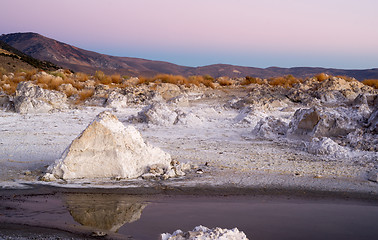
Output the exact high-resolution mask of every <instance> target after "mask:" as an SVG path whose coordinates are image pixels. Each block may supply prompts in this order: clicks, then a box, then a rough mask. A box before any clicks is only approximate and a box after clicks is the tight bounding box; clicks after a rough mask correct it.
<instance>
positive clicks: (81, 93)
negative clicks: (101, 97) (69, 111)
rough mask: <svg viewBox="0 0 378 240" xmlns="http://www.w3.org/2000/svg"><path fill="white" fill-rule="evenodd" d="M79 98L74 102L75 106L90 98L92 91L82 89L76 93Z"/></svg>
mask: <svg viewBox="0 0 378 240" xmlns="http://www.w3.org/2000/svg"><path fill="white" fill-rule="evenodd" d="M77 94H78V96H79V98H78V99H77V101H76V104H78V103H80V102H83V101H85V100H87V99H88V98H90V97H92V96H93V94H94V89H83V90H81V91H79V92H78V93H77Z"/></svg>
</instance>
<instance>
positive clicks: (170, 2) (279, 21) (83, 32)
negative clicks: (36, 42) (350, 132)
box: [0, 0, 378, 69]
mask: <svg viewBox="0 0 378 240" xmlns="http://www.w3.org/2000/svg"><path fill="white" fill-rule="evenodd" d="M0 1H1V6H2V10H1V14H0V34H7V33H14V32H36V33H39V34H42V35H44V36H46V37H50V38H53V39H56V40H58V41H61V42H64V43H68V44H71V45H74V46H76V47H80V48H83V49H86V50H91V51H95V52H99V53H103V54H109V55H115V56H124V57H138V58H145V59H151V60H161V61H168V62H172V63H175V64H179V65H186V66H204V65H210V64H218V63H224V64H233V65H241V66H250V67H263V68H265V67H271V66H277V67H329V68H344V69H367V68H377V67H378V14H377V10H378V1H377V0H358V1H357V0H264V1H263V0H259V1H256V0H0Z"/></svg>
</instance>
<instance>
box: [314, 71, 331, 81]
mask: <svg viewBox="0 0 378 240" xmlns="http://www.w3.org/2000/svg"><path fill="white" fill-rule="evenodd" d="M330 77H331V76H329V75H328V74H325V73H319V74H317V75H315V78H316V79H317V80H318V81H319V82H323V81H325V80H327V79H329V78H330Z"/></svg>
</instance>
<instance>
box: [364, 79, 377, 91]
mask: <svg viewBox="0 0 378 240" xmlns="http://www.w3.org/2000/svg"><path fill="white" fill-rule="evenodd" d="M362 83H363V84H365V85H368V86H370V87H373V88H375V89H378V79H365V80H363V81H362Z"/></svg>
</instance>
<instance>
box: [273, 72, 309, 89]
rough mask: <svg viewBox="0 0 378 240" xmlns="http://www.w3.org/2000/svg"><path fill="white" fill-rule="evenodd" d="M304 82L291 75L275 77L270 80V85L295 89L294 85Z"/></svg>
mask: <svg viewBox="0 0 378 240" xmlns="http://www.w3.org/2000/svg"><path fill="white" fill-rule="evenodd" d="M301 82H303V80H302V79H300V78H296V77H294V76H293V75H291V74H289V75H287V76H284V77H274V78H270V79H269V80H268V84H269V85H271V86H282V87H285V88H289V87H293V85H294V84H298V83H301Z"/></svg>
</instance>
